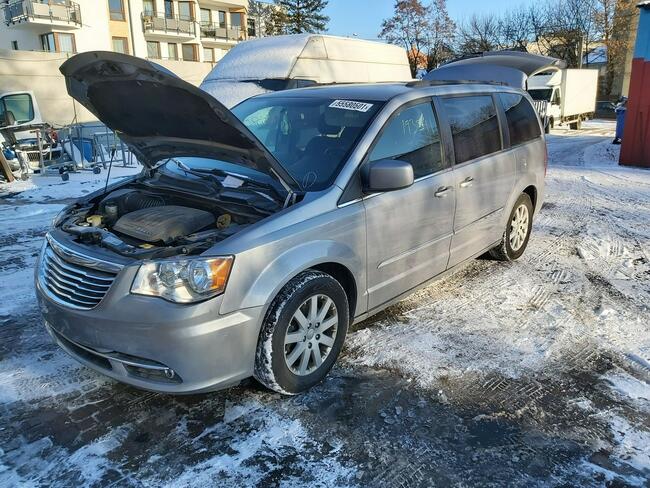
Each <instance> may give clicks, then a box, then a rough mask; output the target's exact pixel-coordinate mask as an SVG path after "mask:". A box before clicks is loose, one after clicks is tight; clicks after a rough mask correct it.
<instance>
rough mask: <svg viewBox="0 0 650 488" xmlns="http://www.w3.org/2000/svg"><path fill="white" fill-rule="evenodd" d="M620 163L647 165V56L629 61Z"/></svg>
mask: <svg viewBox="0 0 650 488" xmlns="http://www.w3.org/2000/svg"><path fill="white" fill-rule="evenodd" d="M620 163H621V164H622V165H626V166H644V167H648V168H650V60H647V61H646V60H645V59H644V58H636V59H634V61H633V62H632V77H631V80H630V96H629V101H628V103H627V114H626V120H625V131H624V132H623V146H622V147H621V158H620Z"/></svg>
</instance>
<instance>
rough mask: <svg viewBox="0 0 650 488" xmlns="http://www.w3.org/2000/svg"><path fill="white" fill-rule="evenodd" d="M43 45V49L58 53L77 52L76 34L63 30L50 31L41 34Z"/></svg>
mask: <svg viewBox="0 0 650 488" xmlns="http://www.w3.org/2000/svg"><path fill="white" fill-rule="evenodd" d="M41 47H42V48H43V51H48V52H53V53H54V52H56V53H76V52H77V48H76V45H75V39H74V34H64V33H62V32H50V33H48V34H43V35H41Z"/></svg>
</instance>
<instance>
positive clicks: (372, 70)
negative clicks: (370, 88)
mask: <svg viewBox="0 0 650 488" xmlns="http://www.w3.org/2000/svg"><path fill="white" fill-rule="evenodd" d="M411 79H412V76H411V68H410V67H409V62H408V58H407V56H406V51H405V50H404V49H403V48H401V47H399V46H394V45H392V44H386V43H383V42H372V41H365V40H361V39H351V38H348V37H335V36H326V35H321V34H296V35H288V36H271V37H264V38H262V39H255V40H251V41H246V42H242V43H239V44H237V45H236V46H235V47H233V48H232V49H231V50H230V51H228V53H227V54H226V55H225V56H224V57H223V59H221V60H220V61H219V62H218V63H217V65H216V66H215V68H214V69H213V70H212V72H211V73H210V74H208V76H207V77H206V78H205V80H204V81H203V83H202V84H201V88H202V89H203V90H205V91H207V92H208V93H210V94H211V95H212V96H213V97H215V98H216V99H217V100H219V101H220V102H221V103H223V104H224V105H225V106H226V107H228V108H232V107H234V106H235V105H237V104H238V103H239V102H241V101H242V100H245V99H247V98H249V97H251V96H253V95H259V94H261V93H268V92H274V91H280V90H287V89H291V88H302V87H306V86H312V85H320V84H330V83H368V82H388V81H410V80H411Z"/></svg>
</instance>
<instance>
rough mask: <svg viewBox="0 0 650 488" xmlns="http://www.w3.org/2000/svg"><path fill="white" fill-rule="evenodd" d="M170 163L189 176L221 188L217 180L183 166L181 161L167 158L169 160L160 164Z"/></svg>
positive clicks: (221, 185)
mask: <svg viewBox="0 0 650 488" xmlns="http://www.w3.org/2000/svg"><path fill="white" fill-rule="evenodd" d="M170 161H171V162H173V163H174V164H175V165H176V166H178V167H179V168H180V169H181V171H183V172H185V174H191V175H194V176H196V177H197V178H201V179H203V180H208V181H210V182H212V183H216V184H217V185H219V187H221V188H223V184H222V183H221V182H220V181H219V180H217V179H215V178H211V177H210V176H208V175H207V174H205V172H200V171H198V170H195V169H192V168H190V167H189V166H188V165H187V164H185V163H184V162H183V161H181V160H179V159H176V158H169V159H167V160H165V162H164V163H162V164H167V163H168V162H170Z"/></svg>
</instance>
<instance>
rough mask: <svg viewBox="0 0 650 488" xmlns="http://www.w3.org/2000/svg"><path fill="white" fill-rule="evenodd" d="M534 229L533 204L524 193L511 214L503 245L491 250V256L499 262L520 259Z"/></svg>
mask: <svg viewBox="0 0 650 488" xmlns="http://www.w3.org/2000/svg"><path fill="white" fill-rule="evenodd" d="M532 228H533V203H532V201H531V200H530V197H529V196H528V195H527V194H525V193H522V194H521V195H520V196H519V198H518V199H517V202H516V203H515V205H514V207H513V209H512V211H511V212H510V218H509V219H508V223H507V224H506V230H505V232H504V233H503V237H502V239H501V243H500V244H499V245H498V246H497V247H495V248H492V249H490V251H489V254H490V256H491V257H492V258H494V259H497V260H499V261H514V260H515V259H519V258H520V257H521V255H522V254H523V253H524V251H525V250H526V246H528V240H529V239H530V231H531V229H532Z"/></svg>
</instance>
